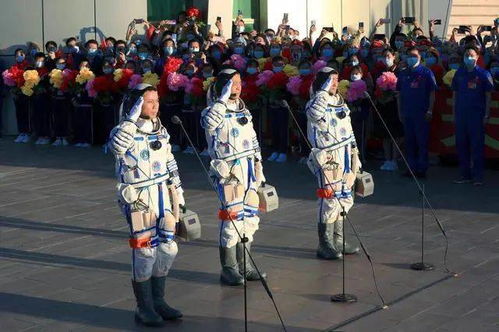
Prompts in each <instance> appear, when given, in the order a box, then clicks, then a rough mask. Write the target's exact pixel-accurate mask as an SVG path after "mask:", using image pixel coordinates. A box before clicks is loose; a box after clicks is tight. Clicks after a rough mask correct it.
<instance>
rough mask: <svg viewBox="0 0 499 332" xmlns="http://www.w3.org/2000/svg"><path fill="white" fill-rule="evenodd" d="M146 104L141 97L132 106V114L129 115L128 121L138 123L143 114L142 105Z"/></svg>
mask: <svg viewBox="0 0 499 332" xmlns="http://www.w3.org/2000/svg"><path fill="white" fill-rule="evenodd" d="M143 104H144V98H143V97H140V98H139V99H138V100H137V102H136V103H135V104H134V105H133V106H132V109H131V110H130V113H129V114H128V117H127V119H128V120H130V121H132V122H133V123H135V122H137V120H138V119H139V117H140V114H141V113H142V105H143Z"/></svg>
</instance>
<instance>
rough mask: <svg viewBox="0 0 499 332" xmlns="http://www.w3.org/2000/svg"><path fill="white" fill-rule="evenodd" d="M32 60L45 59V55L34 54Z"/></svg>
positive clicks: (41, 53) (40, 53)
mask: <svg viewBox="0 0 499 332" xmlns="http://www.w3.org/2000/svg"><path fill="white" fill-rule="evenodd" d="M33 58H34V59H38V58H44V59H45V54H43V52H36V53H35V56H34V57H33Z"/></svg>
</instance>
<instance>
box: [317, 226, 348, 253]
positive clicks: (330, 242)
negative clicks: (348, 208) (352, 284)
mask: <svg viewBox="0 0 499 332" xmlns="http://www.w3.org/2000/svg"><path fill="white" fill-rule="evenodd" d="M317 228H318V233H319V247H318V248H317V257H318V258H321V259H327V260H335V259H341V258H342V257H343V254H342V253H341V251H340V250H338V249H337V248H336V247H335V245H334V235H333V234H334V224H331V223H318V224H317Z"/></svg>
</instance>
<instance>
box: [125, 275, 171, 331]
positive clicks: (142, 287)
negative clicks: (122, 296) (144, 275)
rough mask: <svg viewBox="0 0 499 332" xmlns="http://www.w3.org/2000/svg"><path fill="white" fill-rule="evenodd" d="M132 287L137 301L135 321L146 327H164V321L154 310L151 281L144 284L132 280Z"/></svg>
mask: <svg viewBox="0 0 499 332" xmlns="http://www.w3.org/2000/svg"><path fill="white" fill-rule="evenodd" d="M132 287H133V293H134V294H135V299H136V301H137V309H136V310H135V321H136V322H137V323H139V324H142V325H145V326H163V324H164V322H163V319H162V318H161V316H160V315H158V313H156V311H155V310H154V303H153V299H152V287H151V279H149V280H146V281H142V282H137V281H133V280H132Z"/></svg>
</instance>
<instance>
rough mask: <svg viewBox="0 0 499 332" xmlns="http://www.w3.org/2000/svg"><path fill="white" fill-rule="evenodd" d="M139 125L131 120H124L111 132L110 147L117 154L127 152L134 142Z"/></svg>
mask: <svg viewBox="0 0 499 332" xmlns="http://www.w3.org/2000/svg"><path fill="white" fill-rule="evenodd" d="M136 132H137V126H136V125H135V124H133V123H131V122H129V121H123V122H121V123H120V124H119V125H118V126H116V127H115V128H114V129H113V130H112V131H111V134H110V139H109V143H108V145H109V148H110V149H111V151H112V152H113V153H114V154H116V155H123V154H125V153H126V152H127V151H128V150H129V149H130V148H132V147H133V144H134V135H135V133H136Z"/></svg>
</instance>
